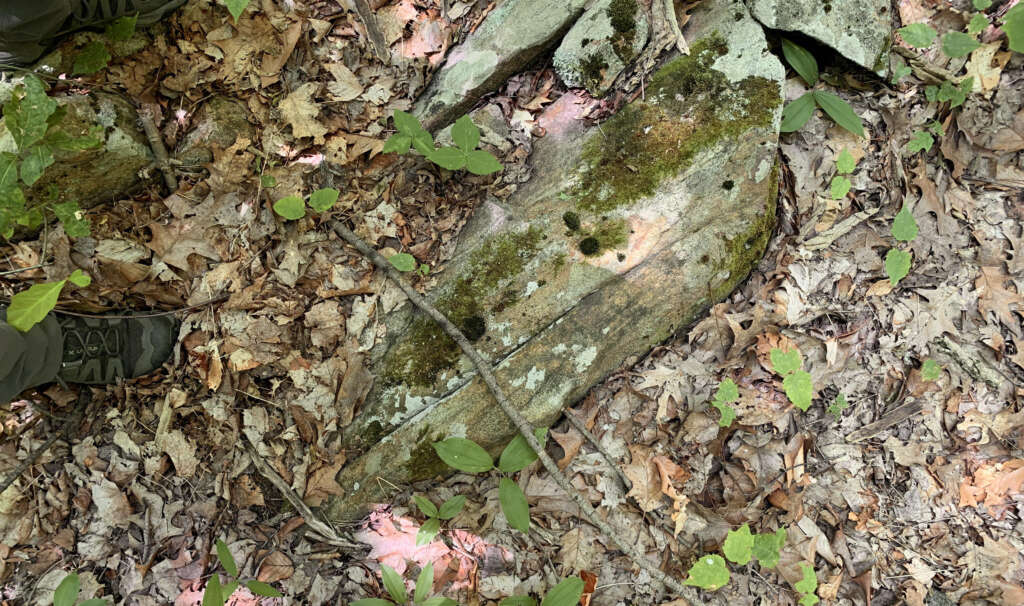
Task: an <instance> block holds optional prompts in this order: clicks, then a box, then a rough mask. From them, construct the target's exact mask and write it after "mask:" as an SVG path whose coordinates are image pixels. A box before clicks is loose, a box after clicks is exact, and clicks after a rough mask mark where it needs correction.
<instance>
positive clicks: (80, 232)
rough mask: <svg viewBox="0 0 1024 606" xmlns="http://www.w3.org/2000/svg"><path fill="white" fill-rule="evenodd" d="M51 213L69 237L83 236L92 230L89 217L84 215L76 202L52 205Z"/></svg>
mask: <svg viewBox="0 0 1024 606" xmlns="http://www.w3.org/2000/svg"><path fill="white" fill-rule="evenodd" d="M53 214H55V215H57V219H58V220H59V221H60V222H61V224H63V225H64V233H65V234H67V235H68V237H70V238H84V237H86V236H88V235H89V233H90V232H91V231H92V229H91V225H92V224H91V222H90V221H89V217H87V216H85V211H83V210H82V209H81V208H80V207H79V206H78V202H61V203H60V204H54V205H53Z"/></svg>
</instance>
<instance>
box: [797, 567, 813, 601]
mask: <svg viewBox="0 0 1024 606" xmlns="http://www.w3.org/2000/svg"><path fill="white" fill-rule="evenodd" d="M800 569H801V570H802V571H803V578H802V579H800V580H799V581H797V582H796V584H794V585H793V588H794V589H796V590H797V591H799V592H800V593H802V594H804V595H805V596H806V595H813V594H814V591H815V590H816V589H817V588H818V577H817V576H815V574H814V568H812V567H810V566H808V565H807V564H806V563H804V562H800ZM817 601H818V598H817V597H815V598H814V601H813V602H809V603H808V604H815V603H817ZM800 603H801V604H803V603H804V601H803V599H801V600H800Z"/></svg>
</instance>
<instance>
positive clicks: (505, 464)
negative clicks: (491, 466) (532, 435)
mask: <svg viewBox="0 0 1024 606" xmlns="http://www.w3.org/2000/svg"><path fill="white" fill-rule="evenodd" d="M536 432H537V435H536V438H537V441H538V442H540V443H541V444H543V443H544V439H545V434H546V433H547V430H546V429H538V430H536ZM536 460H537V453H535V452H533V449H532V448H530V445H529V444H528V443H527V442H526V438H524V437H523V436H522V435H518V436H516V437H514V438H512V441H511V442H509V443H508V446H506V447H505V449H504V450H502V451H501V456H500V457H498V469H500V470H501V471H504V472H505V473H515V472H517V471H520V470H521V469H523V468H524V467H526V466H527V465H529V464H530V463H533V462H534V461H536Z"/></svg>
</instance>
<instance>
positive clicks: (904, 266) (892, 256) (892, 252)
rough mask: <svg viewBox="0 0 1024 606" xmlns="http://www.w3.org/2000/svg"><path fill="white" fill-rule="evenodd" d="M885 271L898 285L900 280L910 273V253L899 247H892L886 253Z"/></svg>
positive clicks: (890, 280) (890, 279)
mask: <svg viewBox="0 0 1024 606" xmlns="http://www.w3.org/2000/svg"><path fill="white" fill-rule="evenodd" d="M885 273H886V274H887V275H888V276H889V282H890V283H891V284H892V285H893V286H896V285H897V284H899V283H900V280H902V279H903V278H906V277H907V274H908V273H910V253H908V252H907V251H904V250H900V249H898V248H890V249H889V252H888V253H886V255H885Z"/></svg>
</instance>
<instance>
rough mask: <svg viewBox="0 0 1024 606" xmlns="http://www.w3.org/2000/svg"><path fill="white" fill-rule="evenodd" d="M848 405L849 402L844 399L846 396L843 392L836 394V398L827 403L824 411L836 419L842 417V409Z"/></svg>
mask: <svg viewBox="0 0 1024 606" xmlns="http://www.w3.org/2000/svg"><path fill="white" fill-rule="evenodd" d="M849 407H850V403H849V402H847V401H846V396H844V395H843V394H838V395H836V399H835V400H833V401H832V403H831V404H829V405H828V408H827V409H825V412H827V413H828V414H830V415H832V416H833V417H835V418H836V421H838V420H839V419H841V418H842V416H843V411H844V410H846V409H847V408H849Z"/></svg>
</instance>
